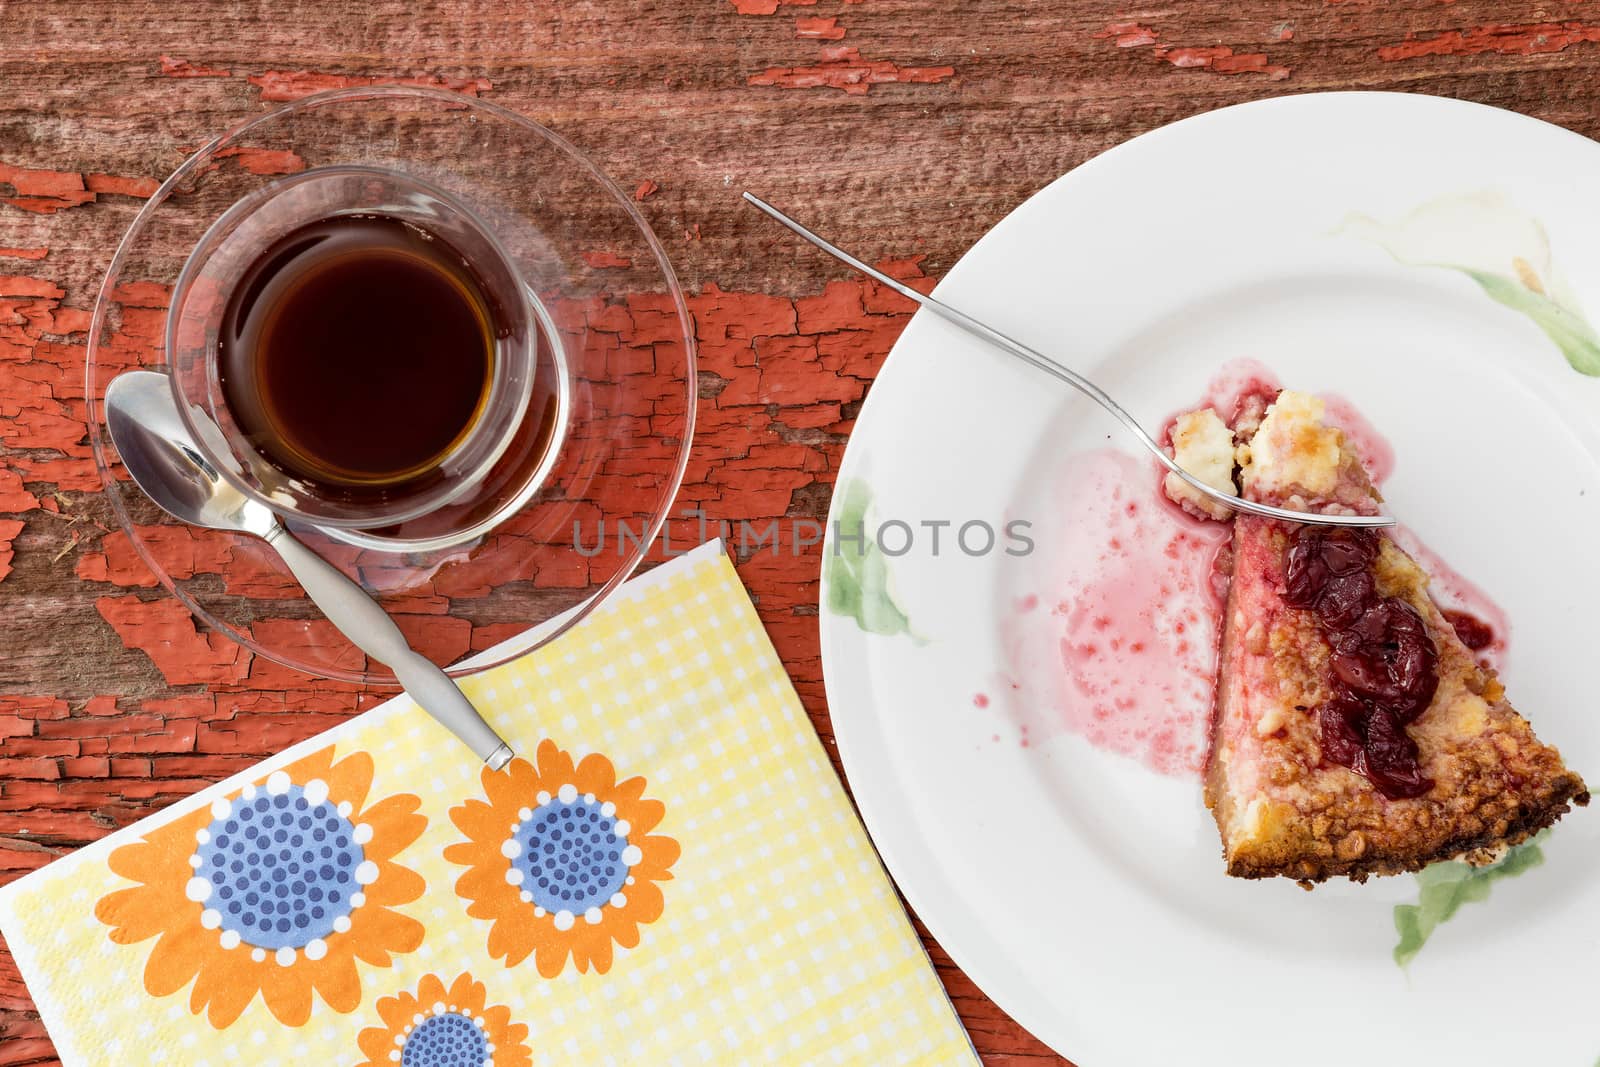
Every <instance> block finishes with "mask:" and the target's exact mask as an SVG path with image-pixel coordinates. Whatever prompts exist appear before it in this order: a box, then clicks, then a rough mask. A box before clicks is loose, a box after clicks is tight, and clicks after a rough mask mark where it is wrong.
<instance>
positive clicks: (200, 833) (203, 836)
mask: <svg viewBox="0 0 1600 1067" xmlns="http://www.w3.org/2000/svg"><path fill="white" fill-rule="evenodd" d="M194 839H195V840H196V841H198V842H199V843H200V844H202V845H203V844H205V843H206V842H208V841H210V840H211V831H210V830H207V829H206V828H205V827H204V826H202V827H200V829H198V830H196V831H195V835H194Z"/></svg>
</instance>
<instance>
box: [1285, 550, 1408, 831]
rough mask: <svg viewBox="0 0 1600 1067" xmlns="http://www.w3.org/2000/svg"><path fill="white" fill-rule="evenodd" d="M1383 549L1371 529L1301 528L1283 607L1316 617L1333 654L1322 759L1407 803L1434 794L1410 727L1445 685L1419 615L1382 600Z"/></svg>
mask: <svg viewBox="0 0 1600 1067" xmlns="http://www.w3.org/2000/svg"><path fill="white" fill-rule="evenodd" d="M1378 548H1379V542H1378V535H1377V534H1376V533H1374V532H1373V531H1371V530H1350V531H1342V530H1330V529H1327V528H1324V527H1315V526H1304V527H1301V528H1300V530H1299V532H1298V533H1296V534H1295V536H1294V540H1293V541H1291V542H1290V544H1289V548H1288V550H1287V551H1286V552H1285V553H1284V602H1285V603H1287V604H1288V605H1289V606H1290V607H1295V608H1303V609H1306V610H1309V611H1310V612H1312V614H1314V615H1315V616H1316V618H1317V622H1318V624H1319V625H1320V626H1321V629H1322V632H1323V635H1324V636H1325V637H1326V638H1327V639H1328V645H1329V647H1330V649H1331V652H1332V656H1331V659H1332V664H1333V690H1334V696H1333V699H1331V700H1329V701H1328V702H1327V703H1326V704H1324V705H1322V706H1321V707H1319V708H1318V709H1317V724H1318V727H1319V729H1320V731H1321V735H1322V737H1321V740H1322V755H1323V757H1324V758H1325V759H1327V760H1328V761H1329V762H1331V763H1337V764H1339V765H1340V766H1343V767H1349V768H1350V769H1351V770H1353V771H1355V772H1357V773H1358V774H1362V775H1365V776H1366V777H1367V779H1368V780H1369V781H1370V782H1372V784H1373V785H1374V786H1376V787H1377V789H1378V792H1380V793H1382V794H1383V795H1384V796H1386V797H1388V798H1389V799H1390V800H1399V799H1401V798H1404V797H1415V796H1421V795H1422V794H1423V793H1426V792H1427V791H1428V790H1429V789H1431V788H1433V782H1432V781H1431V780H1429V779H1427V778H1425V777H1423V774H1422V768H1421V765H1420V763H1419V761H1418V753H1417V743H1416V742H1415V741H1413V740H1412V739H1411V738H1410V737H1409V736H1408V735H1407V734H1406V729H1405V728H1406V726H1407V725H1408V724H1409V723H1412V722H1415V721H1416V719H1417V717H1418V716H1420V715H1421V714H1422V713H1423V712H1424V711H1426V710H1427V708H1428V704H1429V703H1430V702H1431V701H1432V700H1433V694H1434V691H1435V690H1437V689H1438V688H1439V651H1438V649H1437V648H1436V647H1435V646H1434V643H1433V639H1432V638H1431V637H1429V636H1428V627H1427V624H1426V623H1424V622H1423V621H1422V616H1421V615H1419V614H1417V611H1416V609H1415V608H1413V607H1412V606H1411V605H1410V604H1408V603H1406V602H1405V601H1404V600H1402V599H1400V598H1399V597H1384V596H1379V595H1378V587H1377V583H1376V582H1375V581H1374V579H1373V574H1372V565H1373V562H1374V561H1375V560H1376V559H1377V558H1378Z"/></svg>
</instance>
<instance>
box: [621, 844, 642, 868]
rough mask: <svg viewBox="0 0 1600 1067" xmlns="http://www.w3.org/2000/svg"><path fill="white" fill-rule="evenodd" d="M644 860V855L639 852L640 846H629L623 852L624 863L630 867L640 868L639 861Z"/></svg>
mask: <svg viewBox="0 0 1600 1067" xmlns="http://www.w3.org/2000/svg"><path fill="white" fill-rule="evenodd" d="M642 859H644V853H643V852H640V851H639V846H638V845H629V846H628V847H627V848H625V849H623V850H622V862H623V863H626V864H627V865H628V866H629V867H637V866H639V861H640V860H642Z"/></svg>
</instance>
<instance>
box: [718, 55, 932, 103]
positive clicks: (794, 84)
mask: <svg viewBox="0 0 1600 1067" xmlns="http://www.w3.org/2000/svg"><path fill="white" fill-rule="evenodd" d="M955 73H956V70H955V68H954V67H902V66H899V65H897V64H895V63H892V62H890V61H889V60H886V59H865V58H863V57H862V55H861V52H860V51H859V50H858V49H855V48H851V47H847V46H843V45H840V46H835V47H828V48H823V49H822V50H821V52H820V53H819V55H818V62H817V63H816V65H814V66H810V67H770V68H768V69H767V70H765V71H763V72H762V73H760V74H752V75H751V76H750V79H749V81H750V84H751V85H768V86H775V87H777V88H780V89H840V90H843V91H844V92H846V93H849V94H850V95H852V96H860V95H862V94H864V93H866V92H867V91H868V90H869V89H870V88H871V87H872V86H874V85H884V84H888V83H892V82H899V83H914V84H936V83H938V82H942V81H947V80H949V79H950V78H953V77H955Z"/></svg>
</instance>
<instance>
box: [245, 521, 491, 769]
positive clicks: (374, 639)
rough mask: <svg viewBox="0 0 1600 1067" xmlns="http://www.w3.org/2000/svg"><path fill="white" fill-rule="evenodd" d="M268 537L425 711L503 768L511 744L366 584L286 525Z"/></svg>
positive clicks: (320, 602) (338, 622) (309, 591)
mask: <svg viewBox="0 0 1600 1067" xmlns="http://www.w3.org/2000/svg"><path fill="white" fill-rule="evenodd" d="M266 540H267V543H268V544H269V545H271V546H272V547H273V548H274V549H276V550H277V552H278V555H280V556H282V557H283V561H284V562H285V563H287V564H288V565H289V570H291V571H293V572H294V576H295V578H297V579H299V581H300V584H301V585H302V586H303V587H305V591H306V595H307V596H309V597H310V598H311V600H312V603H314V604H316V605H317V607H319V608H321V609H322V613H323V614H324V615H326V616H327V617H328V620H329V621H330V622H332V623H333V624H334V625H335V626H337V627H338V628H339V630H340V632H341V633H343V634H344V635H345V636H346V637H348V638H349V639H350V640H351V641H352V642H353V643H354V644H355V645H356V647H357V648H359V649H361V651H363V652H365V653H366V654H367V655H369V656H371V657H372V658H373V659H375V660H377V661H378V662H379V663H383V664H386V665H387V666H388V667H389V669H390V670H392V671H394V676H395V678H396V679H397V680H398V681H399V682H400V685H401V686H402V687H403V688H404V689H405V691H406V693H407V695H409V696H410V697H411V699H412V700H415V701H416V702H417V704H419V705H420V706H421V707H422V709H423V710H424V711H426V712H427V713H428V714H429V715H432V716H433V717H434V718H435V719H436V720H438V721H439V723H440V724H441V725H443V726H445V727H447V728H448V729H449V730H450V732H451V733H453V734H455V735H456V736H457V737H459V738H460V739H461V740H462V741H464V742H466V744H467V747H468V748H470V749H472V751H473V752H474V753H476V754H477V756H478V757H479V758H480V759H482V760H483V761H484V762H485V763H487V764H488V765H489V768H490V769H491V770H496V771H497V770H500V769H501V768H502V767H504V766H505V765H506V764H507V763H509V762H510V761H511V757H512V755H513V753H512V751H511V746H510V745H507V744H506V743H505V741H504V740H502V739H501V737H500V735H499V734H497V733H495V732H494V729H493V728H492V727H491V726H490V725H489V724H488V723H486V722H484V721H483V717H482V716H481V715H479V714H478V711H477V709H476V708H474V707H473V706H472V702H471V701H470V700H468V699H467V695H466V694H465V693H463V692H462V691H461V690H460V688H459V687H458V686H457V685H456V683H455V682H453V681H452V680H451V679H450V676H449V675H448V674H446V673H444V671H442V670H440V669H439V668H438V667H437V666H436V665H435V664H434V662H433V661H432V660H430V659H428V658H427V657H425V656H422V655H419V654H418V653H417V652H416V651H414V650H413V649H412V648H411V646H410V644H408V643H407V641H406V638H405V635H404V634H402V633H401V632H400V628H399V627H398V626H396V625H395V624H394V620H393V619H392V618H390V617H389V613H388V612H387V611H384V610H383V608H382V606H381V605H379V604H378V602H377V601H375V600H373V599H372V597H371V596H370V595H369V594H368V593H367V591H366V590H365V589H362V588H361V586H359V585H357V584H356V583H355V582H354V581H352V580H351V579H350V577H349V576H348V575H346V574H345V573H344V572H343V571H341V570H339V569H338V568H337V567H335V566H334V565H333V564H331V563H329V562H328V561H327V560H325V559H323V558H322V557H321V556H319V555H317V554H316V553H315V552H313V551H311V549H309V548H307V547H306V546H305V545H303V544H301V543H300V542H299V541H297V540H295V538H294V536H293V535H292V534H290V533H289V531H287V530H285V529H284V528H283V527H282V526H274V527H273V529H272V531H271V532H270V533H268V534H267V538H266Z"/></svg>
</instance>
